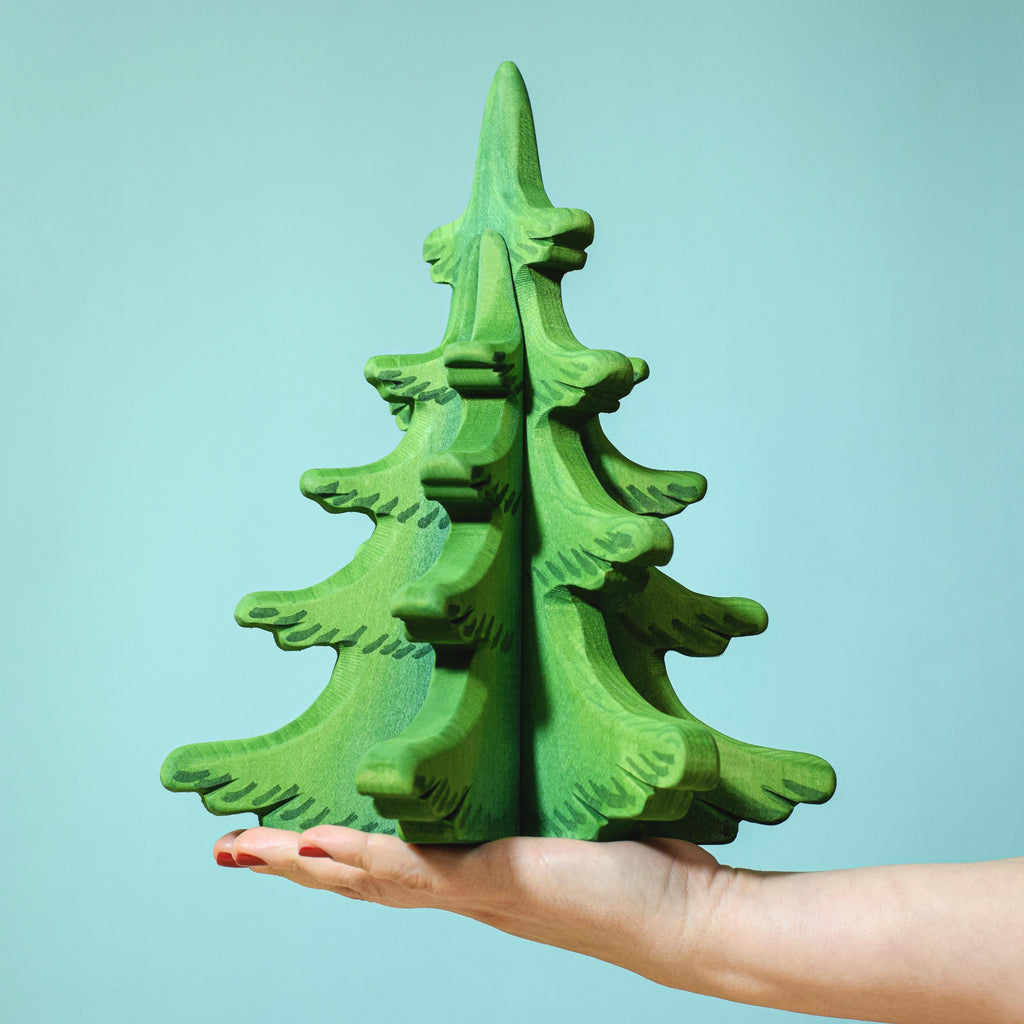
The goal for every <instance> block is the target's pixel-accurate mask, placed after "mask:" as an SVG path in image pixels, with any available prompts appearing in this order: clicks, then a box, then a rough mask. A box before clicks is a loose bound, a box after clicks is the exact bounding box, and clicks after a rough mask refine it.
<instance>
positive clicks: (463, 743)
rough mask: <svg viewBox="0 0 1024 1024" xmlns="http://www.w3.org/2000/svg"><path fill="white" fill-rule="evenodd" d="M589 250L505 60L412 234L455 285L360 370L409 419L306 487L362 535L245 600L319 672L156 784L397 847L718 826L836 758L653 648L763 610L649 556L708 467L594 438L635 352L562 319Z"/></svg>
mask: <svg viewBox="0 0 1024 1024" xmlns="http://www.w3.org/2000/svg"><path fill="white" fill-rule="evenodd" d="M592 239H593V222H592V221H591V219H590V217H589V215H588V214H586V213H584V212H583V211H582V210H574V209H563V208H556V207H554V206H553V205H552V204H551V202H550V200H549V199H548V197H547V194H546V193H545V191H544V186H543V184H542V181H541V175H540V164H539V160H538V157H537V144H536V139H535V135H534V127H533V118H532V114H531V111H530V104H529V99H528V97H527V94H526V88H525V86H524V85H523V81H522V78H521V77H520V75H519V72H518V70H517V69H516V67H515V66H514V65H513V64H509V63H506V64H503V65H502V66H501V67H500V68H499V69H498V72H497V74H496V76H495V78H494V82H493V84H492V86H491V90H490V93H489V95H488V98H487V104H486V107H485V110H484V118H483V128H482V131H481V136H480V146H479V151H478V155H477V163H476V173H475V175H474V178H473V187H472V191H471V194H470V200H469V205H468V206H467V207H466V210H465V212H464V213H463V214H462V216H461V217H459V218H458V219H457V220H455V221H453V222H452V223H451V224H447V225H445V226H444V227H442V228H439V229H437V230H436V231H434V232H433V233H432V234H430V235H429V236H428V238H427V240H426V243H425V246H424V255H425V258H426V260H427V262H428V263H430V264H431V275H432V277H433V279H434V280H435V281H437V282H440V283H444V284H448V285H450V286H451V288H452V301H451V311H450V314H449V318H448V324H447V327H446V329H445V332H444V337H443V339H442V341H441V344H440V345H439V346H438V347H437V348H435V349H433V350H431V351H430V352H427V353H425V354H423V355H396V356H385V357H381V356H378V357H375V358H373V359H371V360H370V362H369V363H368V364H367V367H366V376H367V379H368V380H369V381H370V383H371V384H372V385H373V386H374V387H376V388H377V390H378V392H379V393H380V395H381V397H382V398H384V399H385V400H386V401H387V402H388V403H389V404H390V407H391V411H392V413H393V414H394V415H395V418H396V420H397V421H398V425H399V427H401V428H402V429H403V430H404V431H405V435H404V437H403V438H402V440H401V442H400V443H399V445H398V447H397V448H396V449H395V450H394V451H393V452H392V453H391V454H390V455H388V456H387V457H386V458H384V459H382V460H380V461H379V462H376V463H372V464H371V465H368V466H363V467H360V468H358V469H322V470H311V471H310V472H308V473H306V474H305V475H304V476H303V478H302V485H301V486H302V491H303V493H304V494H306V495H307V496H308V497H311V498H313V499H314V500H315V501H317V502H318V503H319V504H320V505H322V506H323V507H324V508H325V509H326V510H327V511H329V512H350V511H359V512H363V513H364V514H366V515H369V516H370V517H371V518H372V519H373V521H374V523H375V529H374V532H373V534H372V535H371V537H370V539H369V540H368V541H367V542H366V543H365V544H363V545H362V547H361V548H360V549H359V550H358V552H357V553H356V556H355V558H354V559H353V561H352V562H351V563H349V564H348V565H347V566H345V567H344V568H342V569H340V570H339V571H338V572H336V573H335V574H334V575H333V576H330V577H328V578H327V579H326V580H324V581H323V582H322V583H319V584H316V585H315V586H313V587H310V588H308V589H306V590H299V591H288V592H277V591H271V592H261V593H257V594H251V595H249V596H248V597H246V598H243V599H242V601H241V602H240V604H239V606H238V608H237V610H236V612H235V617H236V619H237V620H238V622H239V623H240V624H241V625H243V626H255V627H258V628H261V629H267V630H269V631H270V632H272V633H273V634H274V638H275V640H276V641H277V643H278V645H279V646H280V647H282V648H284V649H286V650H295V649H299V648H302V647H309V646H312V645H327V646H331V647H333V648H334V649H335V650H336V651H337V662H336V665H335V668H334V671H333V673H332V675H331V678H330V680H329V682H328V684H327V687H326V689H325V690H324V691H323V693H322V694H321V695H320V696H319V697H318V698H317V699H316V701H314V703H313V704H312V706H311V707H310V708H309V709H308V710H307V711H305V712H304V713H303V714H302V715H300V716H299V717H298V718H297V719H296V720H295V721H294V722H292V723H290V724H289V725H286V726H284V727H283V728H282V729H279V730H278V731H276V732H273V733H270V734H268V735H265V736H258V737H255V738H251V739H244V740H234V741H227V742H215V743H199V744H192V745H189V746H185V747H180V748H178V749H177V750H175V751H173V752H172V753H171V755H170V756H169V757H168V758H167V760H166V761H165V763H164V766H163V770H162V773H161V778H162V781H163V783H164V785H165V786H166V787H167V788H168V789H172V790H178V791H182V790H185V791H193V792H198V793H200V794H201V796H202V798H203V802H204V803H205V805H206V807H207V808H208V809H209V810H211V811H213V812H214V813H215V814H227V813H235V812H238V811H253V812H255V813H256V814H257V815H258V816H259V819H260V821H261V822H262V823H263V824H266V825H272V826H277V827H283V828H290V829H297V830H301V829H305V828H309V827H312V826H313V825H315V824H320V823H337V824H343V825H350V826H352V827H356V828H360V829H363V830H365V831H374V830H376V831H385V832H394V831H396V830H397V832H398V834H400V835H401V836H402V837H403V838H405V839H406V840H408V841H411V842H475V841H481V840H486V839H493V838H497V837H500V836H506V835H512V834H516V833H520V834H528V835H551V836H571V837H576V838H582V839H613V838H624V837H644V836H674V837H679V838H684V839H690V840H693V841H695V842H701V843H720V842H728V841H729V840H731V839H732V838H734V836H735V835H736V830H737V826H738V822H739V821H741V820H748V821H755V822H761V823H765V824H773V823H776V822H780V821H782V820H783V819H784V818H786V817H787V816H788V815H789V813H790V812H791V811H792V809H793V807H794V805H795V804H797V803H801V802H806V803H821V802H823V801H824V800H827V799H828V798H829V796H831V794H832V792H833V789H834V787H835V775H834V773H833V771H832V769H831V768H830V767H829V765H828V764H827V763H826V762H825V761H823V760H821V759H820V758H818V757H815V756H813V755H811V754H802V753H795V752H790V751H781V750H773V749H770V748H766V747H756V746H751V745H748V744H746V743H741V742H739V741H737V740H733V739H730V738H729V737H728V736H724V735H722V734H721V733H719V732H716V731H715V730H714V729H711V728H710V727H708V726H707V725H705V724H704V723H703V722H700V721H699V720H698V719H696V718H694V717H693V715H691V714H690V713H689V712H688V711H687V710H686V708H685V707H684V706H683V705H682V703H681V702H680V700H679V698H678V697H677V695H676V693H675V691H674V689H673V687H672V685H671V684H670V682H669V679H668V676H667V674H666V671H665V664H664V659H665V655H666V653H667V652H668V651H678V652H680V653H682V654H686V655H690V656H695V657H703V656H708V655H717V654H720V653H721V652H722V651H723V650H724V649H725V647H726V645H727V644H728V642H729V640H730V639H731V638H733V637H737V636H749V635H753V634H756V633H760V632H761V631H763V630H764V629H765V627H766V625H767V616H766V614H765V612H764V609H763V608H761V606H760V605H759V604H757V603H756V602H755V601H751V600H748V599H746V598H715V597H707V596H704V595H701V594H695V593H693V592H692V591H689V590H687V589H686V588H685V587H682V586H681V585H680V584H678V583H676V582H675V581H674V580H672V579H670V578H669V577H668V576H666V575H665V574H664V573H662V572H661V571H660V570H659V569H658V568H657V566H659V565H663V564H665V563H666V562H667V561H668V559H669V557H670V555H671V551H672V538H671V534H670V533H669V530H668V528H667V527H666V525H665V524H664V523H663V522H662V519H664V518H665V517H667V516H670V515H674V514H676V513H677V512H680V511H682V510H683V509H684V508H685V507H686V506H687V505H688V504H691V503H693V502H695V501H699V500H700V498H701V497H702V496H703V494H704V490H705V480H704V478H703V477H701V476H700V475H698V474H696V473H690V472H673V471H661V470H652V469H647V468H645V467H643V466H640V465H638V464H637V463H635V462H632V461H630V460H629V459H627V458H625V457H624V456H623V455H622V454H620V453H619V452H618V451H616V449H615V448H614V447H613V446H612V444H611V443H610V442H609V441H608V439H607V438H606V437H605V435H604V434H603V432H602V430H601V426H600V423H599V414H600V413H602V412H604V413H610V412H614V411H615V410H616V409H617V408H618V405H619V401H620V400H621V399H622V398H624V397H625V396H626V395H628V394H629V393H630V391H631V390H632V388H633V387H634V385H635V384H637V383H638V382H640V381H642V380H643V379H644V378H645V377H646V376H647V366H646V364H645V363H644V362H643V361H642V360H640V359H630V358H627V357H626V356H623V355H621V354H619V353H618V352H612V351H608V350H595V349H589V348H586V347H585V346H584V345H582V344H580V342H579V341H577V340H576V338H575V337H574V336H573V334H572V332H571V330H570V329H569V325H568V323H567V321H566V318H565V314H564V312H563V309H562V298H561V280H562V277H563V276H564V275H565V274H566V273H567V272H568V271H570V270H577V269H579V268H581V267H582V266H583V265H584V263H585V261H586V253H585V250H586V248H587V246H588V245H589V244H590V242H591V241H592Z"/></svg>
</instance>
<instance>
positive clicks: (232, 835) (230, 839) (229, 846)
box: [213, 828, 245, 868]
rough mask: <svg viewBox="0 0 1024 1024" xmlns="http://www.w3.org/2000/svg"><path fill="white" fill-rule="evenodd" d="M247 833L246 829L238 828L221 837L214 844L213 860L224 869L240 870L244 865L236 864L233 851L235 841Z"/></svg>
mask: <svg viewBox="0 0 1024 1024" xmlns="http://www.w3.org/2000/svg"><path fill="white" fill-rule="evenodd" d="M244 831H245V829H241V828H236V829H235V830H234V831H233V832H228V833H227V834H226V835H223V836H221V837H220V839H218V840H217V842H215V843H214V844H213V859H214V860H215V861H216V862H217V863H218V864H219V865H220V866H221V867H222V868H240V867H242V866H243V865H241V864H238V863H236V862H235V858H234V856H233V853H232V851H233V850H234V846H235V840H236V839H237V838H238V837H239V836H240V835H241V834H242V833H243V832H244Z"/></svg>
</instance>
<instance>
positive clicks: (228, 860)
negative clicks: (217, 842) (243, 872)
mask: <svg viewBox="0 0 1024 1024" xmlns="http://www.w3.org/2000/svg"><path fill="white" fill-rule="evenodd" d="M217 863H218V864H219V865H220V866H221V867H222V868H237V867H238V866H239V865H238V864H236V863H235V858H234V857H232V856H231V854H230V853H224V852H221V853H218V854H217Z"/></svg>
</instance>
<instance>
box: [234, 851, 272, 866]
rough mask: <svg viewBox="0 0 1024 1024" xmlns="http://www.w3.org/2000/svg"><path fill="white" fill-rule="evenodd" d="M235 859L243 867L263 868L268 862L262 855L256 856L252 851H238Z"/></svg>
mask: <svg viewBox="0 0 1024 1024" xmlns="http://www.w3.org/2000/svg"><path fill="white" fill-rule="evenodd" d="M235 860H236V861H237V862H238V864H239V865H240V866H241V867H243V868H262V867H266V864H267V862H266V861H265V860H263V859H262V858H261V857H254V856H253V855H252V854H251V853H236V854H235Z"/></svg>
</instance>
